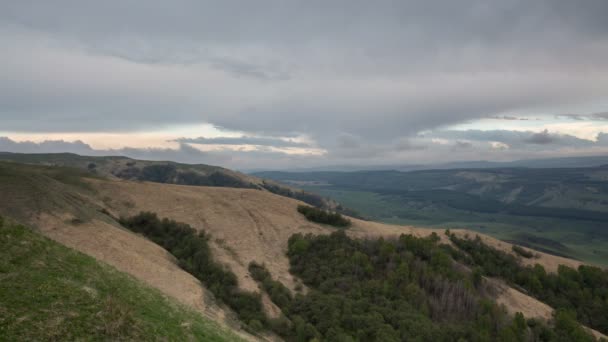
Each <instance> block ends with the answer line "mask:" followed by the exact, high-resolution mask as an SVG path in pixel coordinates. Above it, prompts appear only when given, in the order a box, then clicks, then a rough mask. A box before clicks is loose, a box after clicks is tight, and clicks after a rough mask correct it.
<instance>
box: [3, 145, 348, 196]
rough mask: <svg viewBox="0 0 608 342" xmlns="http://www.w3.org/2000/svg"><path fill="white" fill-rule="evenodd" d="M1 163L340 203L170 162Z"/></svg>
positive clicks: (35, 157) (71, 159) (31, 159)
mask: <svg viewBox="0 0 608 342" xmlns="http://www.w3.org/2000/svg"><path fill="white" fill-rule="evenodd" d="M0 160H4V161H12V162H17V163H25V164H34V165H45V166H59V167H71V168H77V169H80V170H84V171H86V172H88V173H90V174H92V175H96V176H102V177H107V178H119V179H127V180H137V181H148V182H157V183H169V184H182V185H195V186H217V187H231V188H243V189H259V190H263V191H269V192H272V193H275V194H278V195H281V196H285V197H290V198H295V199H298V200H301V201H304V202H306V203H308V204H310V205H314V206H318V207H325V208H335V207H336V206H337V203H335V202H333V201H329V200H327V199H325V198H323V197H321V196H318V195H315V194H311V193H307V192H304V191H302V190H300V189H297V188H292V187H288V186H284V185H281V184H278V183H276V182H273V181H270V180H265V179H260V178H257V177H254V176H249V175H246V174H243V173H240V172H236V171H232V170H229V169H225V168H222V167H219V166H211V165H205V164H181V163H175V162H169V161H146V160H135V159H131V158H127V157H120V156H118V157H117V156H110V157H92V156H80V155H77V154H73V153H50V154H23V153H8V152H0Z"/></svg>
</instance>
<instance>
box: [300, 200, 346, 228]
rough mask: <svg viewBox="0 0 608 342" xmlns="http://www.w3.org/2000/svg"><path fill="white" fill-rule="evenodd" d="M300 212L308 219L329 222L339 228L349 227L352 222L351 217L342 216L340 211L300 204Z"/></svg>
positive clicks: (322, 222) (323, 222)
mask: <svg viewBox="0 0 608 342" xmlns="http://www.w3.org/2000/svg"><path fill="white" fill-rule="evenodd" d="M298 212H299V213H300V214H302V215H304V217H306V219H307V220H308V221H312V222H316V223H321V224H328V225H330V226H334V227H338V228H348V227H350V225H351V224H352V222H351V221H350V220H349V219H347V218H346V217H344V216H342V215H341V214H340V213H336V212H331V211H328V210H323V209H319V208H315V207H309V206H307V205H299V206H298Z"/></svg>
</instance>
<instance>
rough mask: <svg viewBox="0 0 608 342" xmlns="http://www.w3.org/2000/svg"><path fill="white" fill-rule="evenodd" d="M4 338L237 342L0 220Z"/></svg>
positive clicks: (128, 280) (128, 281)
mask: <svg viewBox="0 0 608 342" xmlns="http://www.w3.org/2000/svg"><path fill="white" fill-rule="evenodd" d="M0 339H1V340H6V341H74V340H87V341H88V340H98V341H111V340H113V341H118V340H139V341H154V340H164V339H166V340H171V341H186V340H197V341H237V340H240V338H239V337H238V336H236V335H235V334H233V333H231V332H230V331H228V330H225V329H224V328H221V327H220V326H219V325H217V324H216V323H215V322H212V321H209V320H208V319H205V318H203V317H202V316H201V315H200V314H198V313H196V312H194V311H192V310H191V309H189V308H186V307H184V306H182V305H180V304H178V303H176V302H175V301H173V300H170V299H168V298H166V297H165V296H164V295H162V294H161V293H160V292H159V291H157V290H155V289H152V288H150V287H148V286H146V285H144V284H142V283H140V282H139V281H137V280H136V279H134V278H132V277H130V276H129V275H126V274H124V273H121V272H119V271H117V270H116V269H114V268H112V267H110V266H108V265H105V264H102V263H99V262H97V261H96V260H95V259H93V258H91V257H89V256H86V255H84V254H81V253H79V252H76V251H74V250H72V249H69V248H67V247H64V246H62V245H59V244H58V243H56V242H54V241H51V240H49V239H47V238H45V237H42V236H40V235H38V234H36V233H34V232H33V231H31V230H29V229H27V228H25V227H23V226H19V225H14V224H9V223H6V222H5V223H4V224H3V223H2V219H1V218H0Z"/></svg>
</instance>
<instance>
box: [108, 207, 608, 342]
mask: <svg viewBox="0 0 608 342" xmlns="http://www.w3.org/2000/svg"><path fill="white" fill-rule="evenodd" d="M120 221H121V224H123V226H125V227H126V228H128V229H130V230H132V231H134V232H137V233H141V234H143V235H145V236H146V237H148V238H149V239H150V240H152V241H153V242H155V243H157V244H159V245H160V246H162V247H163V248H165V249H166V250H167V251H169V252H170V253H171V254H173V255H174V256H175V257H176V258H177V260H178V262H179V265H180V267H182V268H183V269H184V270H185V271H187V272H189V273H191V274H192V275H194V276H195V277H197V278H198V279H200V280H201V282H202V283H203V284H204V285H205V286H206V287H207V288H208V289H209V290H210V291H211V292H212V293H213V294H214V295H215V296H216V298H217V299H218V300H220V301H221V302H223V303H225V304H226V305H228V306H229V307H230V308H232V309H233V310H234V311H235V312H236V314H237V316H238V318H239V319H240V320H241V321H242V322H243V326H244V327H245V328H246V329H247V330H249V331H251V332H253V333H260V332H263V331H266V330H268V331H273V332H274V333H276V334H277V335H279V336H281V337H282V338H283V339H285V340H286V341H298V342H299V341H431V340H435V341H594V338H593V337H592V336H591V335H590V334H588V333H587V332H586V331H585V330H584V328H583V327H582V326H581V325H580V324H579V323H578V322H577V314H579V310H578V308H577V307H576V306H574V307H572V306H567V305H563V306H558V310H557V311H556V312H555V315H554V317H553V319H552V320H551V321H550V322H543V321H541V320H538V319H534V318H526V317H524V316H523V315H522V314H521V313H517V314H516V315H514V316H513V315H509V314H508V313H507V312H506V311H505V309H504V308H503V307H501V306H499V305H497V304H496V303H495V302H494V301H493V300H492V291H493V290H492V288H491V285H490V284H489V283H487V282H485V281H484V280H483V277H482V276H483V275H488V276H499V277H504V278H505V279H507V280H508V281H516V279H517V277H515V278H513V279H515V280H511V278H509V277H508V276H507V275H506V272H509V271H510V272H512V271H513V270H514V267H515V266H514V265H512V264H511V261H513V260H515V258H514V257H513V260H507V259H505V258H502V256H498V257H495V258H490V259H489V260H491V263H490V264H488V265H486V264H483V263H481V261H482V260H485V259H487V258H488V256H486V254H488V255H489V256H490V257H491V256H493V255H494V254H492V253H493V252H492V251H489V250H488V249H487V246H485V245H479V244H478V242H475V241H473V243H475V245H465V244H464V242H463V244H462V246H463V250H464V251H466V252H463V251H462V250H459V249H455V248H453V247H448V246H447V245H441V244H439V241H440V239H439V236H437V235H436V234H433V235H432V236H429V237H427V238H418V237H414V236H411V235H401V236H400V237H399V238H393V239H382V238H379V239H365V240H359V239H351V238H349V237H348V236H347V235H346V234H345V233H344V230H337V231H336V232H334V233H332V234H330V235H325V236H314V235H302V234H295V235H293V236H291V238H290V239H289V241H288V251H287V255H288V257H289V262H290V265H291V267H290V272H291V273H292V274H293V275H294V276H296V277H298V278H299V279H301V280H302V282H303V283H304V284H305V286H306V287H307V291H296V292H295V293H293V292H292V291H291V290H289V289H287V288H286V287H285V286H284V285H283V284H282V283H281V282H279V281H276V280H274V279H273V278H272V275H271V274H270V272H268V270H267V269H266V268H265V266H264V265H261V264H257V263H255V262H252V263H251V264H250V265H249V272H250V274H251V276H252V278H253V279H254V280H256V281H257V282H258V283H259V285H260V290H261V291H264V292H266V293H267V294H268V295H269V297H270V299H271V300H272V301H273V302H274V303H275V304H276V305H277V306H278V307H279V308H280V309H281V311H282V315H281V316H280V317H278V318H274V319H271V318H269V317H267V315H266V314H265V313H264V310H263V308H262V303H261V294H260V293H256V292H246V291H242V290H240V289H239V288H238V282H237V278H236V276H235V275H234V274H233V273H232V272H231V271H230V270H229V269H228V268H227V267H225V266H223V265H221V264H219V263H218V262H216V261H215V260H214V259H213V256H212V253H211V249H210V247H209V239H210V236H209V235H208V234H207V233H205V232H204V230H201V229H198V230H197V229H194V228H192V227H190V226H189V225H187V224H184V223H180V222H176V221H173V220H168V219H159V218H158V216H157V215H156V214H154V213H149V212H142V213H140V214H139V215H136V216H133V217H130V218H122V219H121V220H120ZM452 238H453V239H455V238H454V237H452ZM453 241H455V242H454V243H455V244H457V243H460V241H456V240H453ZM477 249H479V250H480V252H476V251H477ZM503 259H505V260H507V261H504V260H503ZM470 267H473V268H470ZM495 267H506V270H507V271H502V270H496V269H495ZM492 270H493V271H492ZM517 270H519V269H517ZM535 270H536V269H535ZM564 272H565V271H563V270H560V276H558V278H556V279H554V280H551V279H553V278H552V276H551V275H548V274H546V273H545V275H544V277H545V278H546V279H547V280H545V278H543V280H540V282H541V284H543V287H544V286H546V288H549V286H550V285H545V282H546V283H547V284H550V283H551V282H552V281H557V282H561V280H560V279H561V278H560V277H562V273H564ZM568 272H570V271H568ZM574 272H577V271H574ZM579 273H580V277H581V278H580V281H581V282H580V283H579V286H581V290H582V291H586V292H585V293H587V292H589V291H590V292H591V293H594V294H595V293H596V292H597V295H598V296H600V297H597V298H604V297H601V296H603V295H605V292H602V291H605V287H601V286H600V285H601V284H605V279H604V278H603V273H597V272H596V271H595V270H594V269H586V268H584V269H582V271H579ZM516 274H517V273H516ZM564 276H568V277H570V278H572V277H573V275H572V274H570V273H568V274H567V275H566V274H565V273H564ZM570 278H568V279H570ZM570 280H571V279H570ZM520 283H521V284H527V283H526V282H523V283H522V282H518V283H517V284H520ZM522 286H523V285H522ZM556 286H557V285H556ZM559 286H561V283H560V285H559ZM559 286H558V287H559ZM568 289H569V288H568ZM554 296H555V298H556V300H562V299H563V298H568V299H569V300H574V299H573V298H570V297H567V294H563V293H562V292H560V291H557V290H555V292H554ZM564 296H566V297H564ZM594 300H595V297H594ZM592 308H593V307H592ZM583 309H584V310H587V309H589V308H588V307H587V306H585V307H583ZM601 313H602V311H599V312H598V313H597V314H598V315H600V314H601ZM582 322H584V323H586V324H587V323H589V324H593V325H594V326H596V327H598V328H601V327H602V322H600V321H597V322H596V321H592V320H582Z"/></svg>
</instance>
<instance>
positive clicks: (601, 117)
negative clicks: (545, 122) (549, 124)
mask: <svg viewBox="0 0 608 342" xmlns="http://www.w3.org/2000/svg"><path fill="white" fill-rule="evenodd" d="M555 117H556V118H557V119H571V120H578V121H581V120H596V121H606V120H608V112H602V113H591V114H558V115H556V116H555Z"/></svg>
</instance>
